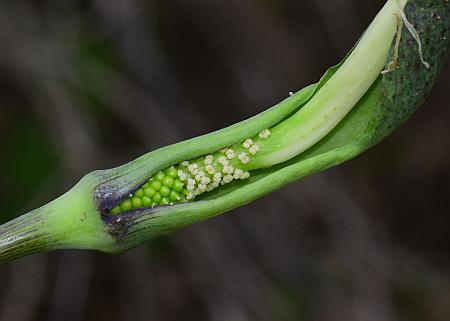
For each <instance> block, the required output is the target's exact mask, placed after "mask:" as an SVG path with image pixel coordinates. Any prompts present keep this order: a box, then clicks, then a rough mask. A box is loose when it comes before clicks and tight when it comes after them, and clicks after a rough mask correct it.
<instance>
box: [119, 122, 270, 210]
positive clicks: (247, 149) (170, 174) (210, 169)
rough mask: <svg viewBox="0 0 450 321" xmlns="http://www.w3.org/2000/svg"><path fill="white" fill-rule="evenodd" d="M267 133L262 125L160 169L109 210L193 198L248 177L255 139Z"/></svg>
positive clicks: (267, 136)
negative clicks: (245, 135) (238, 140)
mask: <svg viewBox="0 0 450 321" xmlns="http://www.w3.org/2000/svg"><path fill="white" fill-rule="evenodd" d="M269 137H270V130H269V129H265V130H263V131H261V132H260V133H259V134H258V136H256V137H254V138H253V139H251V138H249V139H246V140H245V141H244V142H242V143H240V144H235V145H233V146H231V147H228V148H224V149H221V150H220V151H218V152H215V153H213V154H211V155H206V156H204V157H200V158H197V159H194V160H190V161H183V162H181V163H179V164H177V165H174V166H171V167H169V168H167V169H166V170H164V171H160V172H159V173H157V174H156V175H154V176H153V177H151V178H150V179H149V180H148V181H147V182H146V183H145V184H144V185H143V186H142V187H141V188H139V189H138V190H137V191H136V192H134V193H133V194H131V195H130V196H129V197H128V198H127V199H125V200H124V201H122V202H121V203H120V204H119V205H118V206H116V207H115V208H113V209H112V210H111V212H110V213H111V214H118V213H121V212H124V211H128V210H131V209H137V208H143V207H154V206H158V205H173V204H175V203H180V202H188V201H193V200H194V199H195V198H196V197H197V196H199V195H202V194H204V193H206V192H210V191H212V190H214V189H216V188H218V187H219V186H221V185H226V184H229V183H231V182H233V181H235V180H245V179H247V178H249V177H250V172H248V171H247V170H246V169H245V168H246V166H247V165H248V164H249V163H250V162H251V160H252V157H253V156H255V155H256V154H257V153H258V152H259V151H260V146H259V145H258V141H259V140H265V139H268V138H269Z"/></svg>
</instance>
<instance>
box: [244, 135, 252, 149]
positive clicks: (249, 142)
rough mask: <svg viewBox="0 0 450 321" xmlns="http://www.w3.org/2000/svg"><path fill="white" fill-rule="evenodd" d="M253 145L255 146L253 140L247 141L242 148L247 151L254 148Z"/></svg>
mask: <svg viewBox="0 0 450 321" xmlns="http://www.w3.org/2000/svg"><path fill="white" fill-rule="evenodd" d="M252 145H253V140H251V139H250V138H249V139H246V140H245V142H243V143H242V146H244V148H247V149H249V148H250V147H252Z"/></svg>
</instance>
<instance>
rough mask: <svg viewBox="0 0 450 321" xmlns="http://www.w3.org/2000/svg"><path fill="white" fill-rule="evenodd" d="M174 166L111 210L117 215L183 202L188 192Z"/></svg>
mask: <svg viewBox="0 0 450 321" xmlns="http://www.w3.org/2000/svg"><path fill="white" fill-rule="evenodd" d="M177 172H178V171H177V169H176V167H175V166H172V167H170V168H168V169H167V170H165V171H161V172H159V173H157V174H156V175H155V176H153V177H152V178H150V179H149V180H148V181H147V182H146V183H145V184H144V185H143V186H142V187H141V188H140V189H138V190H137V191H136V192H134V193H133V194H132V195H130V197H128V198H127V199H126V200H124V201H122V202H121V203H120V204H119V205H118V206H116V207H115V208H113V209H112V210H111V214H118V213H121V212H125V211H129V210H131V209H136V208H143V207H150V206H157V205H168V204H173V203H178V202H185V201H186V195H188V190H187V189H186V188H185V184H184V183H183V182H181V181H180V180H179V179H178V175H177Z"/></svg>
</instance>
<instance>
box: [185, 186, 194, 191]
mask: <svg viewBox="0 0 450 321" xmlns="http://www.w3.org/2000/svg"><path fill="white" fill-rule="evenodd" d="M186 189H187V190H188V191H189V192H192V191H193V190H194V189H195V185H188V186H186Z"/></svg>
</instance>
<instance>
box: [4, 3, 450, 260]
mask: <svg viewBox="0 0 450 321" xmlns="http://www.w3.org/2000/svg"><path fill="white" fill-rule="evenodd" d="M394 2H395V1H394V0H389V1H388V2H387V4H386V6H387V7H389V6H391V5H393V3H394ZM404 3H405V2H401V4H403V5H404ZM386 6H385V8H386ZM392 8H393V7H392ZM386 12H387V11H386ZM405 14H406V16H407V17H408V19H409V21H411V23H413V24H414V27H415V29H416V30H417V32H418V34H419V35H420V39H421V44H422V54H423V57H424V59H425V60H427V61H428V62H430V68H429V69H426V68H425V67H424V66H423V64H422V61H421V58H420V52H419V49H418V46H417V43H416V41H415V39H414V37H413V36H412V35H411V34H410V33H409V31H408V30H407V28H404V29H403V32H402V37H401V39H400V44H399V50H398V63H399V65H398V67H397V69H396V70H394V71H392V72H389V73H386V74H384V75H382V76H381V75H379V72H380V71H381V70H383V67H384V66H385V65H386V64H387V62H388V61H391V60H392V59H391V56H393V55H394V51H395V39H394V38H395V37H394V36H395V30H394V31H392V30H393V29H392V27H395V18H394V17H391V18H392V20H389V19H388V18H387V17H388V15H386V16H385V17H386V19H387V20H386V21H388V20H389V21H390V22H389V23H392V24H393V25H392V26H390V27H389V28H388V30H390V32H391V33H390V34H388V35H386V39H387V42H386V43H387V44H388V45H386V47H385V48H386V49H385V50H388V49H389V50H390V53H389V55H388V54H386V56H387V55H388V56H389V57H384V58H383V61H382V62H383V63H382V64H379V63H377V64H376V66H377V67H376V68H377V70H378V69H380V70H379V71H377V73H370V76H368V77H367V79H360V77H362V78H364V77H365V76H364V75H365V73H362V74H358V73H357V72H355V77H356V78H355V79H353V80H352V81H349V82H347V83H342V82H341V84H342V85H343V87H341V88H340V89H341V90H339V87H336V88H335V89H333V78H334V77H335V76H336V78H334V79H338V78H339V77H338V75H339V74H342V73H343V72H344V71H345V68H344V69H340V68H343V66H344V65H345V62H348V63H349V65H348V66H349V67H352V64H351V63H350V62H351V61H352V57H354V56H352V54H353V55H355V52H356V51H357V50H356V49H355V51H352V52H351V54H350V55H349V56H347V57H346V59H345V60H344V65H343V64H342V63H341V64H340V65H338V66H336V67H333V68H331V69H330V70H328V71H327V72H326V74H325V75H324V77H323V78H322V79H321V80H320V81H319V83H317V84H315V85H311V86H309V87H307V88H305V89H304V90H301V91H299V92H298V93H296V94H294V95H293V96H291V97H289V98H287V99H286V100H284V101H283V102H281V103H280V104H278V105H276V106H275V107H273V108H271V109H269V110H267V111H265V112H263V113H261V114H259V115H257V116H255V117H253V118H251V119H248V120H245V121H243V122H240V123H238V124H235V125H233V126H230V127H228V128H225V129H222V130H219V131H217V132H214V133H211V134H207V135H204V136H200V137H196V138H193V139H191V140H188V141H185V142H181V143H177V144H174V145H171V146H167V147H163V148H161V149H158V150H156V151H153V152H150V153H148V154H146V155H144V156H142V157H140V158H138V159H137V160H135V161H132V162H130V163H128V164H126V165H123V166H121V167H118V168H115V169H111V170H104V171H96V172H93V173H90V174H88V175H87V176H86V177H84V178H83V179H82V180H81V181H80V183H78V184H77V185H76V186H75V187H74V188H73V189H72V190H70V191H69V192H68V193H66V194H65V195H63V196H61V197H60V198H58V199H56V200H55V201H53V202H51V203H49V204H48V205H46V206H44V207H42V208H40V209H38V210H36V211H33V212H30V213H29V214H25V215H23V216H21V217H19V218H17V219H16V220H14V221H12V222H9V223H7V224H5V225H3V226H1V227H0V261H5V260H10V259H13V258H17V257H20V256H23V255H28V254H31V253H35V252H42V251H49V250H55V249H67V248H78V249H95V250H99V251H103V252H108V253H117V252H121V251H124V250H127V249H129V248H131V247H134V246H137V245H139V244H141V243H142V242H145V241H147V240H149V239H151V238H154V237H157V236H160V235H164V234H167V233H170V232H173V231H175V230H177V229H179V228H183V227H186V226H189V225H191V224H194V223H197V222H200V221H203V220H205V219H208V218H210V217H213V216H216V215H219V214H221V213H225V212H227V211H230V210H232V209H234V208H236V207H239V206H242V205H244V204H247V203H249V202H251V201H254V200H255V199H257V198H260V197H262V196H264V195H266V194H268V193H271V192H272V191H275V190H277V189H279V188H281V187H283V186H285V185H286V184H289V183H291V182H294V181H296V180H299V179H301V178H302V177H305V176H307V175H310V174H313V173H317V172H319V171H322V170H325V169H327V168H329V167H332V166H335V165H338V164H340V163H342V162H345V161H348V160H350V159H352V158H354V157H356V156H357V155H359V154H361V153H362V152H363V151H365V150H366V149H368V148H369V147H371V146H373V145H374V144H376V143H378V142H380V141H381V140H382V139H383V138H384V137H386V136H387V135H389V134H390V133H391V132H392V131H393V130H394V129H395V128H397V127H398V126H400V125H401V124H402V123H403V122H404V121H405V120H406V119H407V118H408V117H410V116H411V115H412V113H413V112H414V111H415V110H416V109H417V108H418V107H419V106H420V105H421V104H423V102H424V100H425V98H426V97H427V95H428V94H429V92H430V91H431V89H432V87H433V85H434V83H435V82H436V80H437V78H438V75H439V72H440V71H441V70H442V68H443V67H444V64H445V63H446V61H447V59H448V54H449V48H450V40H449V38H450V37H449V34H450V4H449V1H447V0H435V1H431V0H410V1H408V2H407V4H406V7H405ZM369 30H370V28H369V29H368V31H367V34H368V33H369ZM386 39H383V40H386ZM363 40H364V37H363V38H362V39H361V41H363ZM355 48H357V47H355ZM374 64H375V62H374ZM354 66H356V65H353V67H354ZM346 68H347V67H346ZM357 69H358V68H357ZM350 75H353V71H352V72H350ZM355 82H357V83H360V82H361V83H364V86H362V85H361V86H362V87H361V88H360V89H358V90H356V91H357V94H355V95H353V96H352V97H353V98H352V99H351V100H350V101H351V103H350V105H351V106H349V107H348V106H347V107H346V108H343V110H344V112H343V115H342V117H345V118H344V119H343V120H341V121H337V122H336V123H332V124H331V125H330V126H328V127H327V128H328V129H327V130H326V131H325V132H324V133H322V134H321V135H317V136H316V139H315V140H316V141H317V142H313V143H312V144H310V145H309V146H308V144H306V145H304V146H303V147H302V148H297V147H295V148H294V149H295V152H296V153H294V152H292V154H293V155H297V154H298V155H297V156H293V155H289V157H285V155H286V154H285V152H284V151H283V152H281V154H282V157H281V158H279V159H280V160H281V161H273V160H271V161H269V162H268V163H265V160H264V161H262V159H263V157H261V163H260V164H262V165H267V166H268V167H266V168H260V167H265V166H259V165H258V166H256V165H255V166H256V168H255V169H254V170H252V174H251V176H250V177H249V178H248V179H245V180H239V181H234V182H232V183H230V184H227V185H224V186H221V187H220V188H217V189H215V190H212V191H211V192H208V193H205V194H202V195H199V196H198V197H197V198H196V199H195V201H192V202H184V203H177V204H174V205H163V206H159V205H158V206H155V207H151V206H150V207H142V208H136V209H131V210H126V211H124V212H121V213H118V214H116V215H110V214H109V212H110V210H111V209H113V208H114V207H116V206H117V205H118V204H119V203H120V202H121V201H123V200H125V199H127V198H128V197H129V195H130V194H133V193H135V192H136V191H138V190H139V189H140V188H141V187H142V186H143V185H144V183H146V182H147V181H148V180H149V179H150V178H151V177H153V176H154V175H155V174H156V173H158V172H159V171H162V170H165V169H167V168H169V167H170V166H172V165H177V164H179V163H180V162H182V161H184V160H191V159H196V158H198V157H202V156H205V155H208V154H212V153H215V152H216V151H218V150H220V149H222V148H225V147H228V146H232V145H234V144H238V143H239V144H240V143H242V142H243V141H245V139H247V138H250V137H257V136H258V133H260V132H261V131H263V130H265V129H267V128H276V127H277V125H278V126H280V128H281V126H282V125H280V124H282V123H283V121H284V122H285V121H289V122H292V127H290V126H287V127H289V130H294V132H296V131H297V128H300V129H298V130H300V131H301V130H302V129H301V127H299V126H301V123H299V122H300V121H301V119H302V118H303V117H300V116H296V115H301V113H306V111H307V110H308V108H306V107H307V106H308V105H313V104H315V101H321V102H323V100H322V99H321V98H320V97H325V96H327V95H331V96H334V95H333V93H335V94H336V95H337V97H339V95H343V93H344V92H347V90H350V91H351V89H349V88H353V84H354V83H355ZM319 105H320V106H322V105H321V104H319ZM320 106H319V107H320ZM303 108H305V109H303ZM302 110H304V111H303V112H302ZM297 113H298V114H297ZM308 113H311V114H314V113H313V112H308ZM313 116H314V115H313ZM313 116H311V117H312V118H314V117H313ZM322 116H323V115H322ZM297 117H298V118H299V119H297ZM292 119H294V120H296V122H297V124H294V123H295V122H294V121H293V120H292ZM295 125H297V126H295ZM274 132H275V134H274V133H272V134H274V137H276V135H277V134H276V130H275V131H274ZM282 139H284V138H283V137H282V135H281V136H280V141H282ZM287 139H290V138H287ZM257 140H258V138H255V141H257ZM274 141H275V140H274ZM258 143H260V144H264V143H261V142H259V141H258ZM292 143H293V144H295V143H296V141H295V140H294V141H292ZM267 144H269V140H267ZM305 146H306V147H305ZM261 147H263V146H261ZM290 153H291V151H290V150H289V153H288V154H290ZM260 155H264V154H263V153H261V154H260ZM277 157H279V155H278V156H277ZM269 165H272V166H269ZM257 168H259V169H257ZM243 169H244V170H247V169H251V168H243Z"/></svg>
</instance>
